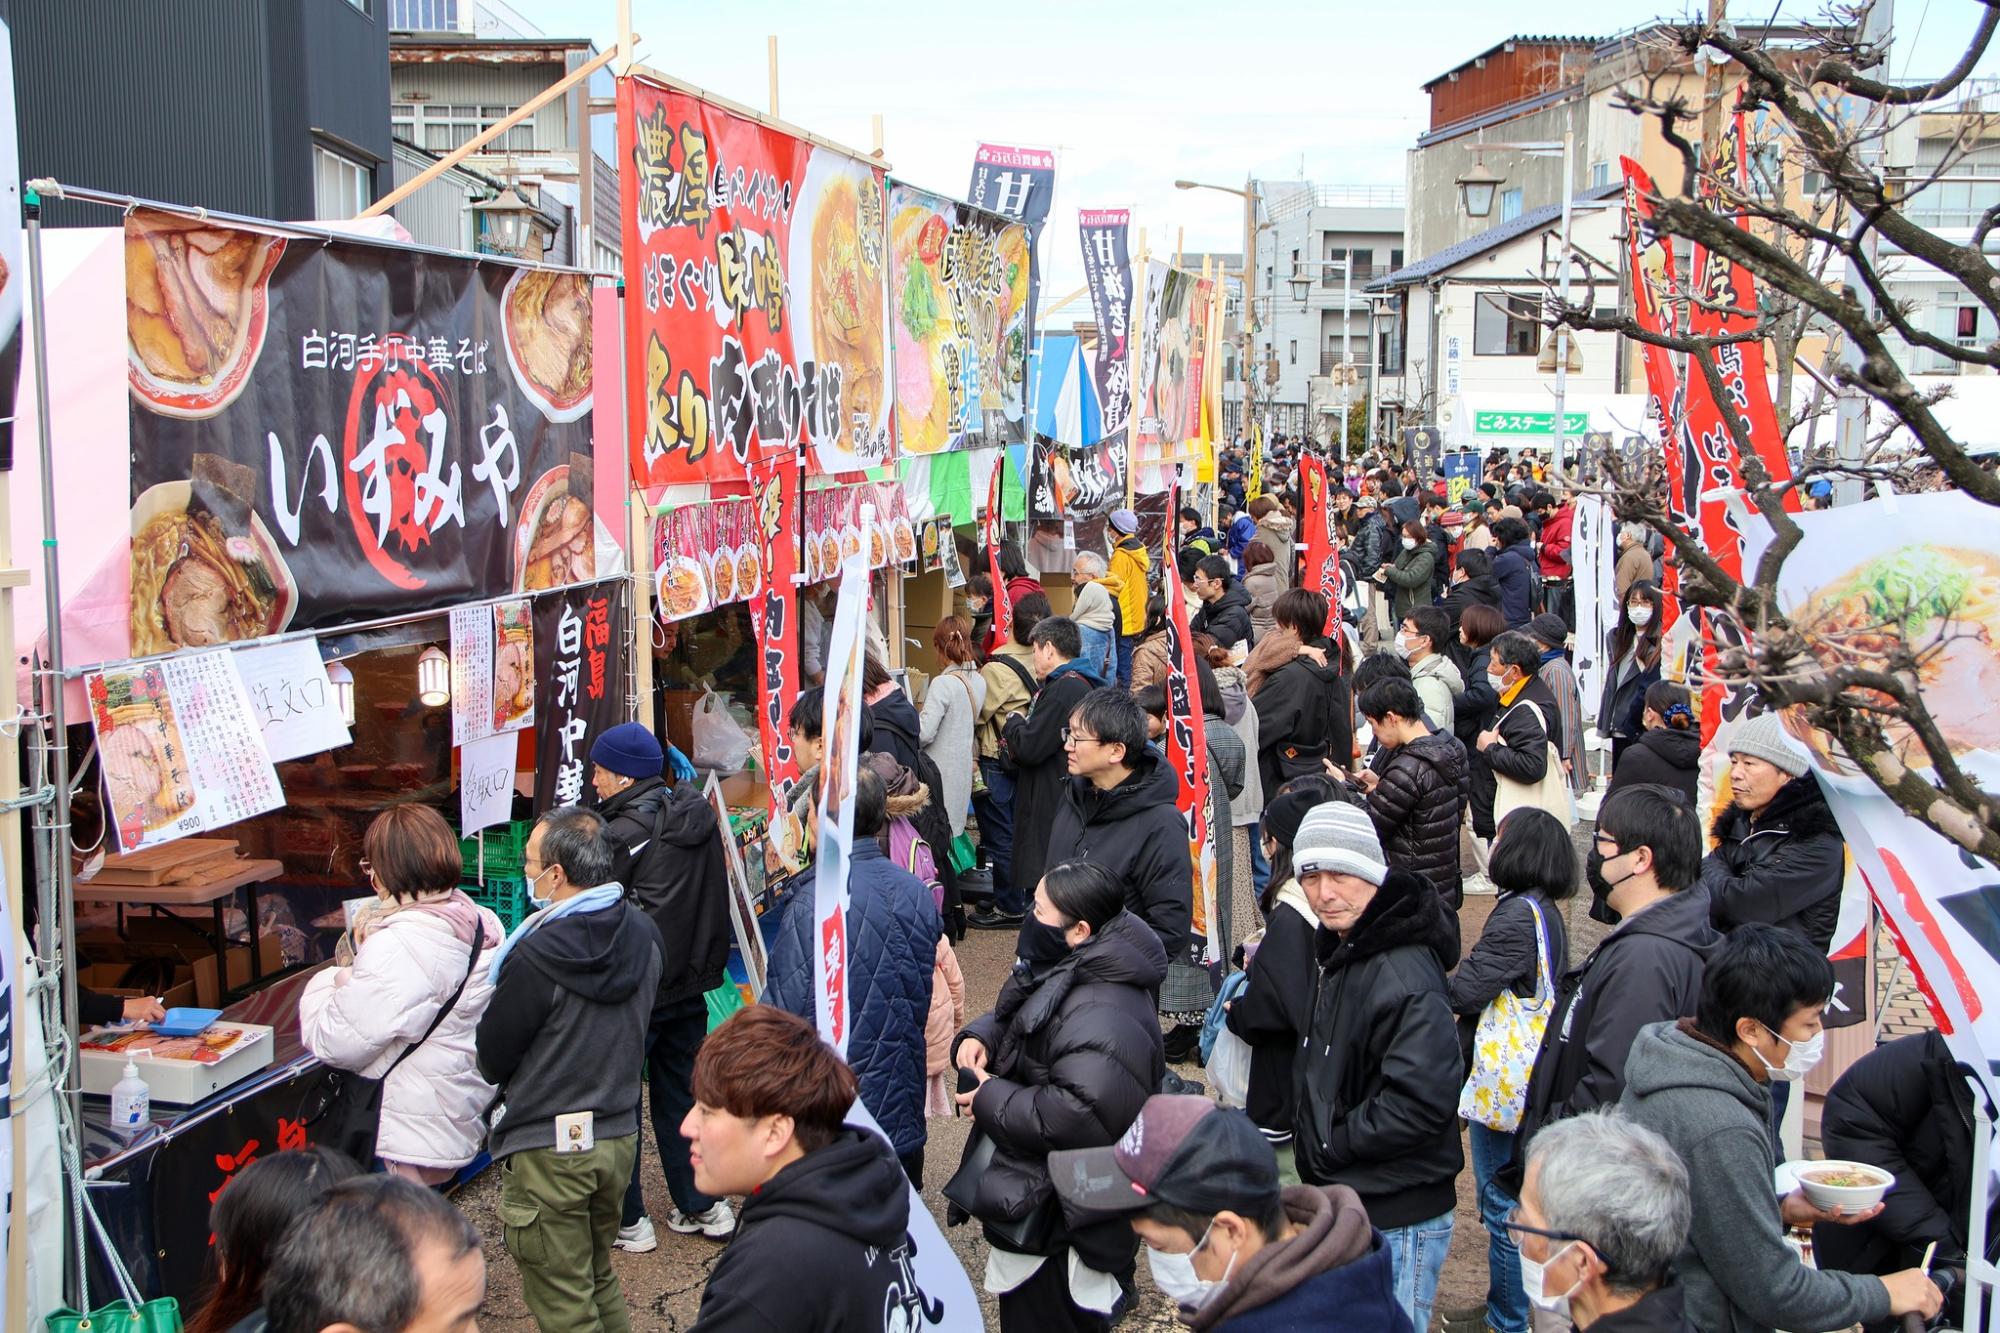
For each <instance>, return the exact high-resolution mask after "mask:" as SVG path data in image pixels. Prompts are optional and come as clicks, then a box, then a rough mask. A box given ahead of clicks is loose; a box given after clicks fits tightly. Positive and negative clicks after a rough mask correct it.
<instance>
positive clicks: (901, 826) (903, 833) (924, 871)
mask: <svg viewBox="0 0 2000 1333" xmlns="http://www.w3.org/2000/svg"><path fill="white" fill-rule="evenodd" d="M882 832H883V843H882V853H883V855H885V856H887V857H888V858H889V859H890V860H891V861H892V862H894V863H895V865H896V868H897V869H899V870H907V871H909V872H910V873H911V874H912V875H915V876H916V877H917V878H918V879H920V880H922V881H923V882H924V887H926V888H928V889H929V890H930V891H931V901H932V902H934V903H936V904H937V906H938V909H939V910H940V911H942V910H943V909H944V880H943V879H941V878H940V877H939V876H938V872H937V858H936V857H934V856H932V855H931V849H930V846H929V845H928V844H927V843H925V842H924V837H923V835H922V834H921V833H919V832H917V826H916V824H915V822H914V821H912V820H911V819H910V817H909V816H908V815H897V816H896V817H895V818H893V819H891V820H890V821H889V823H888V825H887V827H885V828H884V829H883V831H882Z"/></svg>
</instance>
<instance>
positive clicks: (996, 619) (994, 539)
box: [979, 461, 1014, 643]
mask: <svg viewBox="0 0 2000 1333" xmlns="http://www.w3.org/2000/svg"><path fill="white" fill-rule="evenodd" d="M1006 475H1007V465H1006V463H1005V462H1004V461H1003V462H1002V463H1001V465H1000V466H999V467H996V468H994V469H993V480H992V481H991V482H990V483H988V485H987V488H986V512H985V513H983V514H981V515H980V516H979V540H980V541H982V542H984V543H985V544H986V569H987V576H988V577H989V578H991V579H992V580H993V636H994V639H995V640H996V641H997V642H1000V643H1006V642H1007V641H1008V640H1009V639H1011V638H1012V637H1013V635H1014V598H1013V596H1012V594H1010V593H1009V592H1008V591H1007V576H1006V575H1005V574H1003V573H1001V572H1000V540H1001V536H1002V533H1001V530H1000V488H1001V486H1002V485H1004V484H1005V483H1004V482H1003V481H1002V480H1001V479H1002V478H1003V477H1005V476H1006Z"/></svg>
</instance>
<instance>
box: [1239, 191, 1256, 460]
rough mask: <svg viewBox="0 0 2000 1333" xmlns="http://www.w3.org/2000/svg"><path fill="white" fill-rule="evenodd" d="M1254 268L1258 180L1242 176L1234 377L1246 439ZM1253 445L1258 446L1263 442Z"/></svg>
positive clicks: (1249, 435)
mask: <svg viewBox="0 0 2000 1333" xmlns="http://www.w3.org/2000/svg"><path fill="white" fill-rule="evenodd" d="M1256 271H1257V181H1256V178H1255V177H1253V176H1245V177H1244V178H1243V272H1242V278H1243V310H1242V321H1243V322H1242V324H1241V325H1240V326H1239V327H1238V328H1237V331H1236V332H1237V336H1238V337H1239V338H1240V339H1241V340H1242V343H1243V351H1242V355H1241V356H1239V357H1238V358H1237V362H1236V374H1237V378H1239V379H1240V380H1242V381H1243V388H1242V396H1243V419H1242V420H1241V421H1239V422H1238V423H1237V428H1238V429H1239V430H1240V431H1241V432H1242V435H1243V438H1244V439H1246V440H1254V439H1255V438H1256V436H1255V432H1254V431H1253V430H1252V429H1251V426H1250V373H1251V372H1250V343H1251V338H1250V331H1251V327H1252V325H1253V324H1255V322H1256V318H1257V315H1256V311H1257V307H1256V304H1255V303H1254V302H1253V301H1252V299H1251V295H1252V291H1253V287H1252V284H1251V281H1250V275H1251V274H1252V273H1254V272H1256ZM1255 447H1258V448H1261V447H1262V445H1261V444H1259V445H1256V446H1255Z"/></svg>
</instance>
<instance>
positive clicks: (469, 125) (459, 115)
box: [389, 102, 535, 153]
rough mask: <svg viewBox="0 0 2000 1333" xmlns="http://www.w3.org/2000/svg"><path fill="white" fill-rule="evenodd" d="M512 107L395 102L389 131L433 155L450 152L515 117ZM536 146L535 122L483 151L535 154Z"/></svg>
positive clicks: (513, 129) (510, 132) (510, 131)
mask: <svg viewBox="0 0 2000 1333" xmlns="http://www.w3.org/2000/svg"><path fill="white" fill-rule="evenodd" d="M513 111H514V108H513V107H511V106H464V105H451V104H448V103H442V102H392V103H390V105H389V129H390V132H391V133H392V134H395V135H396V136H397V137H398V138H402V139H407V140H409V141H410V142H411V143H413V144H415V145H416V146H417V147H419V148H422V149H424V150H426V151H428V152H432V153H449V152H450V151H451V150H452V149H454V148H461V147H463V146H464V145H466V144H468V143H470V142H471V141H472V139H473V137H474V136H476V135H477V134H478V133H479V132H480V131H481V130H484V129H485V128H486V127H487V126H489V125H492V124H493V123H494V122H495V121H498V120H502V119H504V118H505V117H507V116H509V115H511V114H513ZM534 147H535V125H534V121H533V119H532V118H531V119H529V120H526V121H523V122H522V123H520V124H519V125H513V126H509V127H508V129H507V131H506V133H504V134H502V135H500V137H499V138H497V139H494V140H492V141H491V142H489V143H487V144H486V145H485V148H484V151H486V152H492V153H501V152H532V151H533V150H534Z"/></svg>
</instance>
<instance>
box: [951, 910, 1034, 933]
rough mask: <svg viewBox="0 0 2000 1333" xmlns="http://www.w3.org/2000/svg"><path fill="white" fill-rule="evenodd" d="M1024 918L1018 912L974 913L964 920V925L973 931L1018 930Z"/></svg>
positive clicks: (990, 911)
mask: <svg viewBox="0 0 2000 1333" xmlns="http://www.w3.org/2000/svg"><path fill="white" fill-rule="evenodd" d="M1024 919H1025V918H1024V916H1023V914H1022V913H1020V912H1002V911H999V910H997V909H992V910H988V911H984V912H974V913H973V914H972V915H971V916H969V917H967V918H965V924H966V925H968V926H970V927H972V928H973V929H974V930H1019V929H1020V928H1021V922H1022V921H1023V920H1024Z"/></svg>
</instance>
